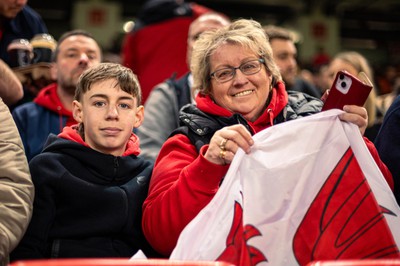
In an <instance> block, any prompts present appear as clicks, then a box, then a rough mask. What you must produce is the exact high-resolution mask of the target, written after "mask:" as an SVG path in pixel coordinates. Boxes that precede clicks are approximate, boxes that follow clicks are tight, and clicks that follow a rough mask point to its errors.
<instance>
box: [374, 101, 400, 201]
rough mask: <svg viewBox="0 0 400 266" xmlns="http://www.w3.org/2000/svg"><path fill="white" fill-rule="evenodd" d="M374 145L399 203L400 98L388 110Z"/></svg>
mask: <svg viewBox="0 0 400 266" xmlns="http://www.w3.org/2000/svg"><path fill="white" fill-rule="evenodd" d="M374 144H375V146H376V149H377V150H378V153H379V156H380V157H381V159H382V161H383V162H384V163H385V164H386V166H387V167H388V168H389V170H390V172H391V173H392V175H393V181H394V194H395V196H396V200H397V202H398V203H400V96H398V97H397V98H396V99H395V101H394V102H393V103H392V105H391V106H390V108H389V109H388V111H387V113H386V115H385V118H384V120H383V123H382V126H381V129H380V130H379V133H378V135H377V137H376V139H375V142H374Z"/></svg>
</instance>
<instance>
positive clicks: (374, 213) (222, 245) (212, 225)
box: [170, 110, 400, 266]
mask: <svg viewBox="0 0 400 266" xmlns="http://www.w3.org/2000/svg"><path fill="white" fill-rule="evenodd" d="M341 112H342V111H339V110H329V111H326V112H321V113H319V114H316V115H312V116H309V117H305V118H301V119H297V120H294V121H290V122H286V123H283V124H279V125H275V126H273V127H270V128H268V129H266V130H264V131H262V132H259V133H258V134H256V135H255V136H254V137H253V138H254V141H255V144H254V146H253V147H252V151H251V153H250V154H245V153H244V152H243V151H242V150H239V151H238V152H237V154H236V155H235V158H234V160H233V162H232V164H231V166H230V168H229V170H228V173H227V174H226V176H225V178H224V180H223V182H222V184H221V187H220V189H219V190H218V192H217V194H216V195H215V197H214V198H213V200H212V201H211V202H210V203H209V204H208V205H207V206H206V207H205V208H204V209H203V210H202V211H201V212H200V213H199V214H198V216H196V218H195V219H193V220H192V221H191V222H190V223H189V224H188V226H187V227H186V228H185V229H184V230H183V232H182V233H181V236H180V238H179V240H178V243H177V246H176V248H175V250H174V251H173V253H172V255H171V257H170V258H171V259H175V260H177V259H179V260H207V261H209V260H218V261H227V262H231V263H233V264H236V265H246V266H247V265H306V264H307V263H308V262H310V261H313V260H340V259H364V258H399V250H398V247H399V245H400V219H399V217H400V209H399V206H398V205H397V203H396V200H395V198H394V196H393V193H392V191H391V190H390V188H389V186H388V184H387V183H386V180H385V179H384V177H383V175H382V173H381V172H380V170H379V168H378V167H377V165H376V163H375V161H374V159H373V158H372V156H371V155H370V153H369V151H368V149H367V147H366V145H365V143H364V140H363V138H362V136H361V134H360V132H359V129H358V128H357V127H356V126H355V125H353V124H350V123H346V122H342V121H340V120H339V118H338V115H339V114H340V113H341Z"/></svg>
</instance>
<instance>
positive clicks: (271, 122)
mask: <svg viewBox="0 0 400 266" xmlns="http://www.w3.org/2000/svg"><path fill="white" fill-rule="evenodd" d="M267 113H268V117H269V123H270V124H271V126H273V125H274V119H273V118H274V113H273V111H272V109H271V108H268V109H267Z"/></svg>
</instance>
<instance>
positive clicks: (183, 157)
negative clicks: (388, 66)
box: [142, 84, 393, 256]
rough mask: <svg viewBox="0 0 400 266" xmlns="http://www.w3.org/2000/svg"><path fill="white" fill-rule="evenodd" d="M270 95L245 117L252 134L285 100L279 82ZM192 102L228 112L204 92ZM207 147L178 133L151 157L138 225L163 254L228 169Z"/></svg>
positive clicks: (374, 153)
mask: <svg viewBox="0 0 400 266" xmlns="http://www.w3.org/2000/svg"><path fill="white" fill-rule="evenodd" d="M272 94H273V95H272V97H271V102H270V104H269V105H268V107H267V108H266V111H265V112H264V113H263V114H262V115H261V116H260V117H259V118H258V119H257V120H256V121H255V122H253V123H251V122H249V121H248V123H249V125H250V126H251V127H252V129H253V130H254V132H255V133H257V132H259V131H261V130H263V129H265V128H268V127H269V126H271V122H270V121H272V120H273V119H274V118H275V117H276V116H277V115H278V114H279V113H280V112H281V111H282V110H283V108H284V107H285V106H286V104H287V102H288V96H287V93H286V91H285V88H284V85H283V84H279V85H278V87H277V88H276V89H274V90H273V91H272ZM196 103H197V107H198V108H199V109H200V110H201V111H203V112H206V113H211V114H220V115H221V116H230V115H232V114H231V113H230V112H229V111H228V110H226V109H224V108H222V107H221V106H218V105H216V104H215V103H214V102H213V101H212V100H211V99H210V97H208V96H200V95H199V96H197V98H196ZM267 110H268V111H267ZM366 144H367V146H368V148H369V150H370V152H371V153H372V156H373V157H374V159H375V161H376V162H377V164H378V166H379V168H380V169H381V171H382V173H383V175H384V176H385V178H386V179H387V180H388V183H389V185H390V186H391V187H393V180H392V176H391V174H390V172H389V170H388V169H387V167H386V166H385V165H384V164H383V163H382V161H381V160H380V159H379V156H378V153H377V151H376V149H375V147H374V145H373V143H372V142H370V141H368V140H367V139H366ZM207 149H208V145H204V146H203V147H202V148H201V149H200V154H199V153H198V152H197V150H196V148H195V146H194V145H193V144H192V143H191V142H190V141H189V139H188V138H187V137H186V136H185V135H182V134H177V135H175V136H173V137H171V138H170V139H168V140H167V141H166V142H165V143H164V145H163V146H162V148H161V151H160V153H159V155H158V158H157V160H156V162H155V165H154V170H153V174H152V179H151V182H150V188H149V195H148V197H147V199H146V201H145V202H144V205H143V220H142V226H143V231H144V233H145V236H146V238H147V240H148V241H149V242H150V244H151V245H152V246H153V248H154V249H156V250H157V251H158V252H160V253H161V254H163V255H165V256H169V255H170V254H171V252H172V250H173V249H174V247H175V245H176V242H177V240H178V237H179V234H180V233H181V231H182V230H183V229H184V227H185V226H186V225H187V224H188V223H189V222H190V221H191V220H192V219H193V218H194V217H195V216H196V215H197V214H198V213H199V212H200V210H201V209H202V208H204V207H205V206H206V205H207V204H208V203H209V202H210V201H211V199H212V198H213V197H214V195H215V194H216V192H217V190H218V188H219V184H220V182H221V180H222V178H223V177H224V176H225V174H226V173H227V170H228V168H229V165H216V164H213V163H211V162H209V161H207V160H206V159H205V158H204V154H205V153H206V151H207Z"/></svg>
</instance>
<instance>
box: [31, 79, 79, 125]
mask: <svg viewBox="0 0 400 266" xmlns="http://www.w3.org/2000/svg"><path fill="white" fill-rule="evenodd" d="M33 101H34V102H35V103H36V104H37V105H40V106H42V107H44V108H46V109H48V110H50V111H52V112H55V113H57V114H58V115H59V116H60V117H62V116H65V117H67V123H66V125H67V126H71V125H73V124H75V123H76V121H75V119H74V117H73V116H72V112H71V111H69V110H67V109H66V108H65V107H64V106H63V105H62V103H61V100H60V97H58V94H57V83H52V84H50V85H48V86H47V87H44V88H43V89H41V90H40V92H39V94H38V95H37V96H36V98H35V99H34V100H33ZM60 130H61V129H60Z"/></svg>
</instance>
